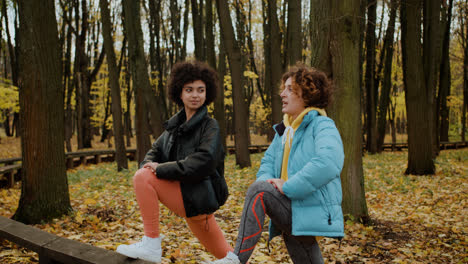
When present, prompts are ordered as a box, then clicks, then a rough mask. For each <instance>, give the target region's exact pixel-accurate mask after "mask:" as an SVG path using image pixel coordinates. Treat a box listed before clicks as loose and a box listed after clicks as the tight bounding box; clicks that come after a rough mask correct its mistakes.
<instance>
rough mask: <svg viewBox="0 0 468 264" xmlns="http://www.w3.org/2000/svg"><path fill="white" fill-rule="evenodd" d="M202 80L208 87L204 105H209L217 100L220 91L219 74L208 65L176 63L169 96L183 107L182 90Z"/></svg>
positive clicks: (190, 62)
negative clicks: (188, 84)
mask: <svg viewBox="0 0 468 264" xmlns="http://www.w3.org/2000/svg"><path fill="white" fill-rule="evenodd" d="M198 80H201V81H203V82H204V83H205V85H206V100H205V103H204V105H209V104H210V103H211V102H213V101H214V100H215V98H216V94H217V90H218V74H217V73H216V71H214V70H213V69H212V68H211V67H210V66H208V65H207V64H206V63H203V62H200V61H185V62H178V63H176V64H175V65H174V66H173V67H172V70H171V74H170V77H169V82H168V84H167V87H168V89H167V90H168V96H169V99H171V100H172V101H173V102H174V103H176V104H177V105H179V106H183V105H184V103H183V102H182V100H181V99H180V95H181V94H182V88H183V87H184V85H185V84H187V83H191V82H194V81H198Z"/></svg>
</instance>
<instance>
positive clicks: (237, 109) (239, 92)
mask: <svg viewBox="0 0 468 264" xmlns="http://www.w3.org/2000/svg"><path fill="white" fill-rule="evenodd" d="M216 4H217V5H216V7H217V10H218V18H219V22H220V25H221V32H222V34H223V36H222V38H223V39H224V43H225V44H226V51H227V55H228V59H229V66H230V67H229V68H230V70H231V77H232V78H231V80H232V94H233V107H234V129H235V135H234V136H235V147H236V164H238V165H239V166H240V167H241V168H244V167H249V166H250V165H251V162H250V152H249V147H248V144H249V142H248V139H249V122H248V121H249V119H248V114H247V111H248V108H247V105H246V102H245V96H244V94H243V86H244V76H243V68H242V58H241V50H240V45H239V43H238V41H237V40H236V37H235V35H234V28H233V26H232V19H231V15H230V14H229V6H228V3H227V1H226V0H216Z"/></svg>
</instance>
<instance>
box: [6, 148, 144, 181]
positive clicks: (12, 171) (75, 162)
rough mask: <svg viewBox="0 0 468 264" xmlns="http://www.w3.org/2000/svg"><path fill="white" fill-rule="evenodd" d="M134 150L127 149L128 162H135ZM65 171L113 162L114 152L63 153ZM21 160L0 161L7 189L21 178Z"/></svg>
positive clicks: (109, 150)
mask: <svg viewBox="0 0 468 264" xmlns="http://www.w3.org/2000/svg"><path fill="white" fill-rule="evenodd" d="M135 155H136V149H127V158H128V159H129V160H135ZM65 157H66V165H67V169H71V168H74V167H77V166H79V165H81V164H83V165H85V164H87V163H94V164H97V163H100V162H102V161H114V160H115V150H113V149H102V150H85V151H74V152H67V153H65ZM19 162H21V158H7V159H0V166H3V165H4V166H3V167H0V180H2V176H3V178H4V179H3V181H5V180H6V182H7V184H6V185H7V187H9V188H11V187H13V185H14V183H15V180H16V181H18V180H20V178H21V164H20V163H19Z"/></svg>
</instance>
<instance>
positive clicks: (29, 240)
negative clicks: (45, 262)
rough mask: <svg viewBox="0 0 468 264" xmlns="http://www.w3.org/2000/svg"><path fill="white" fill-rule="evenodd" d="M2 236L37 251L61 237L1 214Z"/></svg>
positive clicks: (0, 231) (0, 228) (0, 229)
mask: <svg viewBox="0 0 468 264" xmlns="http://www.w3.org/2000/svg"><path fill="white" fill-rule="evenodd" d="M0 237H1V238H4V239H6V240H9V241H11V242H13V243H15V244H18V245H20V246H22V247H25V248H28V249H30V250H32V251H35V252H37V253H40V252H41V249H42V247H43V246H44V245H46V244H48V243H50V242H52V241H54V240H57V239H58V238H59V237H58V236H56V235H53V234H49V233H47V232H44V231H42V230H40V229H38V228H35V227H32V226H28V225H25V224H23V223H20V222H16V221H14V220H11V219H9V218H6V217H3V216H0Z"/></svg>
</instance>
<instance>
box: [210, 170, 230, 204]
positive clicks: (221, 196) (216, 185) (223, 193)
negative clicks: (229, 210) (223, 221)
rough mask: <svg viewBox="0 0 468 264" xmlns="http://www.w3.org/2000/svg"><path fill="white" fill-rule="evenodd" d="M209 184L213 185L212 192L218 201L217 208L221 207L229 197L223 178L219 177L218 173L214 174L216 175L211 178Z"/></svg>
mask: <svg viewBox="0 0 468 264" xmlns="http://www.w3.org/2000/svg"><path fill="white" fill-rule="evenodd" d="M211 184H212V185H213V190H214V192H215V195H216V200H217V201H218V206H223V205H224V204H225V203H226V200H227V198H228V196H229V190H228V186H227V183H226V180H225V179H224V177H222V176H221V175H219V173H218V172H216V174H215V175H214V176H213V177H211Z"/></svg>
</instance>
